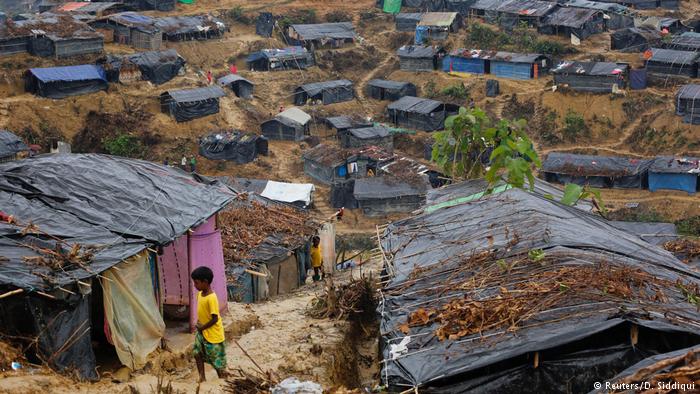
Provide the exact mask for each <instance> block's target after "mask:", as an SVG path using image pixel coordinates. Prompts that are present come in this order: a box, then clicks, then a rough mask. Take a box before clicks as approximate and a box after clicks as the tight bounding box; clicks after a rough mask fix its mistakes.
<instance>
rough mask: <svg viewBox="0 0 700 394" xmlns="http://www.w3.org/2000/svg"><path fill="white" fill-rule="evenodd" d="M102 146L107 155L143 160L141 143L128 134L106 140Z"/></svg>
mask: <svg viewBox="0 0 700 394" xmlns="http://www.w3.org/2000/svg"><path fill="white" fill-rule="evenodd" d="M102 145H103V146H104V149H105V151H107V153H109V154H110V155H114V156H123V157H131V158H141V157H143V154H144V147H143V145H142V144H141V141H140V140H139V139H138V138H136V137H132V136H130V135H128V134H120V135H118V136H117V137H115V138H105V139H104V140H103V141H102Z"/></svg>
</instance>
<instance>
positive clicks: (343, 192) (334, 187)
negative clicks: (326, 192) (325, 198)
mask: <svg viewBox="0 0 700 394" xmlns="http://www.w3.org/2000/svg"><path fill="white" fill-rule="evenodd" d="M354 190H355V179H338V180H335V181H333V183H331V191H330V204H331V207H333V208H345V209H357V208H359V207H360V205H359V203H358V202H357V200H355V196H353V194H352V193H353V191H354Z"/></svg>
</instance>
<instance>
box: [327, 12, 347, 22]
mask: <svg viewBox="0 0 700 394" xmlns="http://www.w3.org/2000/svg"><path fill="white" fill-rule="evenodd" d="M351 21H352V16H351V15H350V14H348V13H347V12H345V11H343V10H335V11H331V12H329V13H328V14H326V22H331V23H334V22H351Z"/></svg>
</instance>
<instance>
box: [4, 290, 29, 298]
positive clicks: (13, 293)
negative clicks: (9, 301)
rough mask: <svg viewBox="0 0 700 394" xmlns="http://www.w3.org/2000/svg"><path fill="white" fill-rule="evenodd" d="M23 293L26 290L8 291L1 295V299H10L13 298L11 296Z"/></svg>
mask: <svg viewBox="0 0 700 394" xmlns="http://www.w3.org/2000/svg"><path fill="white" fill-rule="evenodd" d="M23 291H24V289H15V290H12V291H8V292H7V293H4V294H2V295H0V298H5V297H9V296H11V295H15V294H19V293H21V292H23Z"/></svg>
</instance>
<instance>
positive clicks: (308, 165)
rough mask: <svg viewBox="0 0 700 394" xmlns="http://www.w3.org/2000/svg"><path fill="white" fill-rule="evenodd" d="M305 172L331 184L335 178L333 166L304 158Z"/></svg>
mask: <svg viewBox="0 0 700 394" xmlns="http://www.w3.org/2000/svg"><path fill="white" fill-rule="evenodd" d="M304 174H306V175H308V176H310V177H311V178H313V179H315V180H317V181H319V182H321V183H324V184H328V185H329V184H331V182H332V181H333V178H334V177H333V167H330V166H326V165H323V164H321V163H318V162H316V161H314V160H309V159H304Z"/></svg>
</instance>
